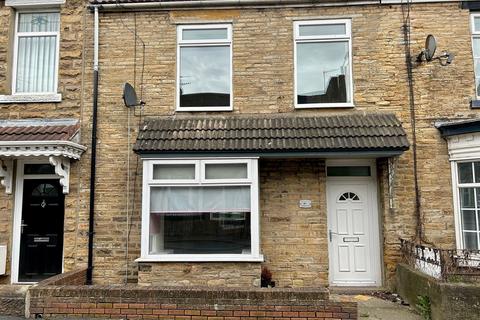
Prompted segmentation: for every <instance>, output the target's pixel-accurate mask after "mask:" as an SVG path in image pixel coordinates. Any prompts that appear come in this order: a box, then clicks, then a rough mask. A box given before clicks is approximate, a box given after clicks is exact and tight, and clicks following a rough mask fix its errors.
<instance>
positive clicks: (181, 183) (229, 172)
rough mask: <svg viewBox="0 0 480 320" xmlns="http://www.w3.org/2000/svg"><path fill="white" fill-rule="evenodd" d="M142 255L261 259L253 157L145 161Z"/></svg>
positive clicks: (166, 258) (150, 257) (183, 258)
mask: <svg viewBox="0 0 480 320" xmlns="http://www.w3.org/2000/svg"><path fill="white" fill-rule="evenodd" d="M143 188H144V194H143V216H142V257H141V259H142V258H143V259H146V260H153V261H261V259H262V257H261V255H260V253H259V231H258V230H259V223H258V173H257V160H256V159H235V160H232V159H225V160H219V159H217V160H209V159H204V160H199V159H193V160H144V185H143Z"/></svg>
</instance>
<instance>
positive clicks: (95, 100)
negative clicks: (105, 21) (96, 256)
mask: <svg viewBox="0 0 480 320" xmlns="http://www.w3.org/2000/svg"><path fill="white" fill-rule="evenodd" d="M97 109H98V8H97V7H95V8H94V63H93V110H92V152H91V158H90V214H89V219H88V220H89V221H88V262H87V285H91V284H92V275H93V235H94V234H95V232H94V229H95V175H96V166H97Z"/></svg>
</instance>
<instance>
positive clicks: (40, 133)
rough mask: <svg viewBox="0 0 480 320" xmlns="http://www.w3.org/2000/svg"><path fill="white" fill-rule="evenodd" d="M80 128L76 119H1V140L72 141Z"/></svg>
mask: <svg viewBox="0 0 480 320" xmlns="http://www.w3.org/2000/svg"><path fill="white" fill-rule="evenodd" d="M79 129H80V125H79V123H78V121H76V120H0V141H55V140H56V141H58V140H63V141H70V140H72V139H73V137H74V136H75V135H76V134H77V133H78V130H79Z"/></svg>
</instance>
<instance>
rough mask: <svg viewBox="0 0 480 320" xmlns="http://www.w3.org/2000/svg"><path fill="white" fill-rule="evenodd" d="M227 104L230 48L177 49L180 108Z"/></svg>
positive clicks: (222, 105) (201, 47)
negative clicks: (178, 52)
mask: <svg viewBox="0 0 480 320" xmlns="http://www.w3.org/2000/svg"><path fill="white" fill-rule="evenodd" d="M229 105H230V47H229V46H198V47H181V48H180V107H225V106H229Z"/></svg>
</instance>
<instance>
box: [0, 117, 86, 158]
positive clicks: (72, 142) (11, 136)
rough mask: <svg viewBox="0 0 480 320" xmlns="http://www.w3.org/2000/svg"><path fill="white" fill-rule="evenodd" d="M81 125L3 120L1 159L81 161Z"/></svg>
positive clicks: (0, 127)
mask: <svg viewBox="0 0 480 320" xmlns="http://www.w3.org/2000/svg"><path fill="white" fill-rule="evenodd" d="M79 129H80V124H79V123H78V121H77V120H74V119H28V120H0V158H2V157H21V156H63V157H67V158H72V159H79V158H80V155H81V154H82V153H83V152H84V151H85V149H86V148H85V147H84V146H81V145H80V144H78V143H79V135H78V133H79Z"/></svg>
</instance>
